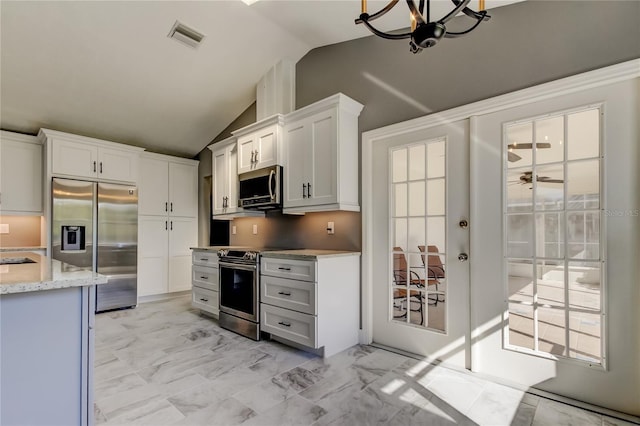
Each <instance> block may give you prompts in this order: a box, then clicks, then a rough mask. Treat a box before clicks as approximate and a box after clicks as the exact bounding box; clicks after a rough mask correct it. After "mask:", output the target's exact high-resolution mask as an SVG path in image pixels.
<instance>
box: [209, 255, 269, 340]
mask: <svg viewBox="0 0 640 426" xmlns="http://www.w3.org/2000/svg"><path fill="white" fill-rule="evenodd" d="M218 257H219V259H220V260H219V268H220V281H219V285H220V317H219V324H220V327H222V328H226V329H227V330H231V331H234V332H236V333H238V334H241V335H243V336H246V337H248V338H250V339H253V340H260V294H259V292H260V290H259V285H258V277H259V271H258V269H259V264H260V263H259V262H260V253H259V251H257V250H252V249H233V250H227V249H223V250H219V251H218Z"/></svg>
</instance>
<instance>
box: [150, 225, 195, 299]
mask: <svg viewBox="0 0 640 426" xmlns="http://www.w3.org/2000/svg"><path fill="white" fill-rule="evenodd" d="M197 242H198V220H197V219H196V218H182V217H168V218H167V217H164V216H139V217H138V296H151V295H160V294H165V293H173V292H176V291H184V290H189V289H191V247H193V246H195V245H196V244H197Z"/></svg>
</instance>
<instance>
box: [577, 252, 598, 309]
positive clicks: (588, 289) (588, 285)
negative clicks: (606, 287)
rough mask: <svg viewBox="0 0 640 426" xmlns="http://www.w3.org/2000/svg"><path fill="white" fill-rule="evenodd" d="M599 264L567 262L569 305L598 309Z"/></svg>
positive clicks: (578, 307)
mask: <svg viewBox="0 0 640 426" xmlns="http://www.w3.org/2000/svg"><path fill="white" fill-rule="evenodd" d="M601 290H602V288H601V283H600V264H599V263H596V262H569V307H570V308H575V309H580V310H592V311H596V312H599V311H600V300H601V298H602V297H601Z"/></svg>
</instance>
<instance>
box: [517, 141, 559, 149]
mask: <svg viewBox="0 0 640 426" xmlns="http://www.w3.org/2000/svg"><path fill="white" fill-rule="evenodd" d="M507 148H509V149H532V148H533V144H532V143H510V144H509V145H507ZM536 148H551V143H549V142H538V143H536Z"/></svg>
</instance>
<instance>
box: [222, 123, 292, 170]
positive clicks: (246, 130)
mask: <svg viewBox="0 0 640 426" xmlns="http://www.w3.org/2000/svg"><path fill="white" fill-rule="evenodd" d="M282 125H283V116H282V115H281V114H276V115H274V116H272V117H269V118H267V119H265V120H262V121H259V122H257V123H254V124H251V125H250V126H247V127H243V128H242V129H239V130H236V131H235V132H233V135H234V136H235V137H237V138H238V142H237V144H238V174H241V173H246V172H250V171H252V170H258V169H262V168H264V167H269V166H275V165H277V164H282Z"/></svg>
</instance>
